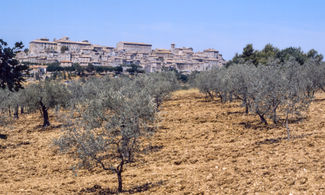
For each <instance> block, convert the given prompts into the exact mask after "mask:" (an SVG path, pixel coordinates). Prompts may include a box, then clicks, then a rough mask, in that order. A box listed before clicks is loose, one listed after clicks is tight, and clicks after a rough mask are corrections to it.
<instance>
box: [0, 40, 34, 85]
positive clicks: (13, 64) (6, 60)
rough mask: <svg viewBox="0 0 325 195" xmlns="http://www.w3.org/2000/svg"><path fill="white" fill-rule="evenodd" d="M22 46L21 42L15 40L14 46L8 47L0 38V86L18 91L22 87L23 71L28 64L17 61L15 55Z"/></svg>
mask: <svg viewBox="0 0 325 195" xmlns="http://www.w3.org/2000/svg"><path fill="white" fill-rule="evenodd" d="M23 47H24V45H23V43H22V42H16V43H15V46H14V47H12V48H11V47H8V44H7V42H5V41H3V40H2V39H0V87H1V88H3V89H4V88H8V89H9V90H11V91H12V90H15V91H18V90H19V89H21V88H23V86H22V82H24V81H25V79H24V78H23V72H24V71H26V70H27V69H28V66H26V65H22V64H20V63H19V61H18V60H17V59H15V56H16V54H17V52H19V51H20V50H21V49H22V48H23Z"/></svg>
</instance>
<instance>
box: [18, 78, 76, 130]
mask: <svg viewBox="0 0 325 195" xmlns="http://www.w3.org/2000/svg"><path fill="white" fill-rule="evenodd" d="M69 98H70V93H69V91H68V90H67V88H66V86H65V85H64V84H60V83H57V82H54V81H45V82H39V83H38V84H30V85H28V86H27V87H26V89H25V91H24V96H23V97H22V99H21V100H22V102H24V104H23V105H24V106H26V107H28V109H29V110H30V111H36V110H39V111H40V112H41V114H42V117H43V127H46V126H49V125H50V121H49V114H48V109H50V108H54V107H55V106H59V105H61V106H66V104H67V102H68V101H69Z"/></svg>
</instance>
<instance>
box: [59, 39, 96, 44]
mask: <svg viewBox="0 0 325 195" xmlns="http://www.w3.org/2000/svg"><path fill="white" fill-rule="evenodd" d="M55 42H57V43H72V44H79V45H91V44H90V43H88V42H78V41H66V40H56V41H55Z"/></svg>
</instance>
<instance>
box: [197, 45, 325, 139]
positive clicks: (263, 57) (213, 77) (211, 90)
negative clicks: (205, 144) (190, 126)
mask: <svg viewBox="0 0 325 195" xmlns="http://www.w3.org/2000/svg"><path fill="white" fill-rule="evenodd" d="M322 59H323V57H322V55H320V54H318V53H317V52H316V51H314V50H311V51H310V52H308V53H307V54H305V53H303V52H302V51H301V50H300V49H297V48H288V49H284V50H279V49H277V48H274V47H272V46H271V45H267V46H266V47H265V48H264V49H263V50H262V51H254V50H252V46H251V45H248V46H247V47H245V48H244V51H243V54H241V55H236V56H235V57H234V58H233V60H232V61H230V62H229V63H228V65H227V66H226V67H223V68H221V69H216V70H212V71H208V72H201V73H199V74H197V75H196V77H195V79H194V80H193V81H192V84H193V86H194V87H197V88H199V89H200V91H201V92H203V93H205V94H206V95H207V96H208V97H211V98H213V97H218V98H220V99H221V101H222V102H227V101H232V100H233V99H234V98H235V99H239V100H241V101H242V106H243V107H244V109H245V113H249V112H252V113H255V114H256V115H257V116H258V117H259V118H260V120H261V122H262V123H264V124H265V125H267V124H268V119H272V121H273V123H275V124H276V123H278V121H279V118H280V116H279V114H278V113H281V116H283V117H284V121H285V124H286V128H287V133H288V139H289V138H290V130H289V127H288V120H289V117H290V115H291V116H299V115H300V114H301V113H302V111H305V110H306V109H307V108H308V106H309V103H310V102H311V100H312V99H313V97H314V93H315V92H316V91H317V90H324V86H325V64H324V63H323V62H321V60H322Z"/></svg>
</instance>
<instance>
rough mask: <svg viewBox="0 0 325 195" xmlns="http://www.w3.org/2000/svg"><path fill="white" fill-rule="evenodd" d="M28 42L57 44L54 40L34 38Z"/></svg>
mask: <svg viewBox="0 0 325 195" xmlns="http://www.w3.org/2000/svg"><path fill="white" fill-rule="evenodd" d="M30 43H48V44H55V45H56V44H57V43H56V42H52V41H42V40H34V41H31V42H30Z"/></svg>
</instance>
